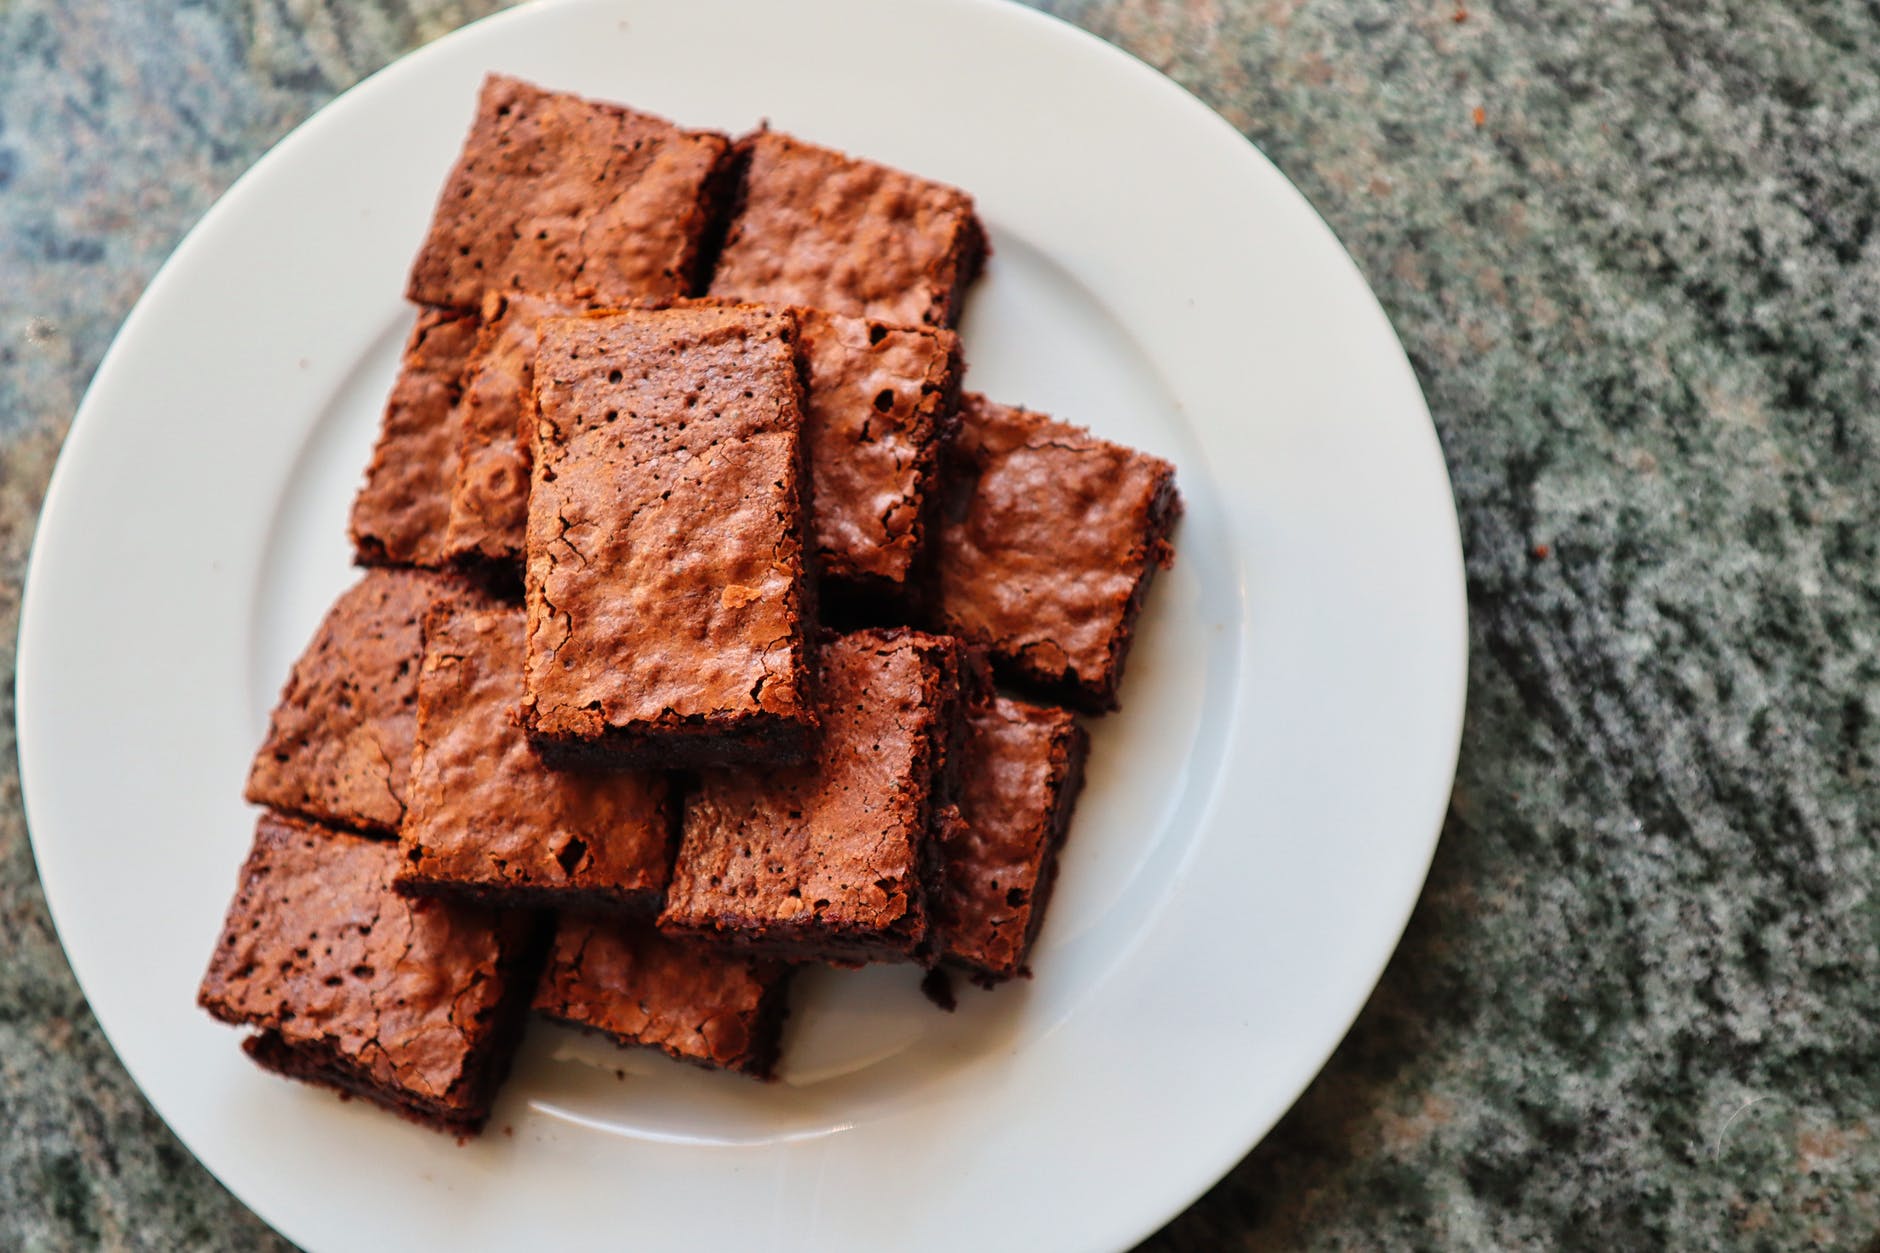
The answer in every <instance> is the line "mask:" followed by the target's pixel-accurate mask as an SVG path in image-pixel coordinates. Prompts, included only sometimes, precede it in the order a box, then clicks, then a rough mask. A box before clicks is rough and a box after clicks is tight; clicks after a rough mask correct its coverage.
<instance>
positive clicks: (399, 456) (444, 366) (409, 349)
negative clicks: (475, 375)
mask: <svg viewBox="0 0 1880 1253" xmlns="http://www.w3.org/2000/svg"><path fill="white" fill-rule="evenodd" d="M476 340H477V318H476V315H475V314H474V313H459V312H456V311H454V310H450V309H421V310H419V312H418V323H417V325H416V326H415V327H414V328H413V329H412V332H411V338H410V340H409V341H407V343H406V344H405V359H404V365H403V367H402V368H401V369H400V371H399V374H398V379H397V381H396V382H395V383H393V384H392V395H391V399H390V400H388V401H387V402H386V405H385V416H384V419H383V420H382V422H381V423H380V427H379V441H378V445H377V446H376V447H375V448H374V449H373V450H372V462H371V465H370V466H368V467H367V469H366V481H365V486H364V487H362V488H360V489H359V495H358V496H357V497H355V498H354V500H353V507H352V541H353V552H354V555H355V556H356V557H357V559H358V561H359V564H361V565H368V566H370V565H418V566H434V565H437V564H439V562H440V561H441V559H442V557H443V542H444V524H445V521H446V520H447V519H448V518H449V516H450V492H451V484H452V482H453V481H454V480H455V478H456V461H457V442H458V435H457V424H458V419H457V400H458V397H459V395H460V393H461V390H462V389H461V387H460V381H461V378H462V375H463V369H464V363H465V361H466V359H467V358H468V357H469V356H470V351H471V349H472V348H473V347H474V346H475V344H476Z"/></svg>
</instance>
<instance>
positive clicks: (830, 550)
mask: <svg viewBox="0 0 1880 1253" xmlns="http://www.w3.org/2000/svg"><path fill="white" fill-rule="evenodd" d="M797 317H798V319H799V321H800V322H801V325H802V340H803V360H804V364H805V365H806V367H807V369H808V372H809V390H808V398H809V412H808V414H807V417H808V422H809V426H808V434H809V447H810V476H811V480H812V483H813V485H814V488H815V492H814V494H815V498H816V510H815V515H814V518H813V525H812V527H811V531H812V535H813V537H814V542H815V546H816V556H817V561H818V563H819V568H820V573H821V575H822V577H823V578H824V579H825V580H827V581H828V582H829V583H830V584H832V585H833V590H834V591H835V592H836V593H838V594H847V595H849V596H850V597H851V598H856V597H859V598H862V599H880V598H885V599H888V600H892V601H896V602H909V601H911V600H913V599H914V595H915V593H916V592H917V591H918V589H919V587H920V585H921V584H922V582H923V581H924V580H923V575H924V574H925V566H926V563H925V560H924V559H925V557H926V555H927V553H928V544H927V539H928V535H929V532H930V530H931V527H932V524H933V522H934V517H935V510H936V507H937V506H938V504H939V500H940V493H939V483H938V478H939V474H940V468H941V455H940V454H941V449H942V447H943V445H944V443H945V440H946V438H947V437H948V436H949V435H950V434H951V429H952V425H953V422H954V413H955V410H956V408H957V407H958V404H959V382H960V375H961V373H962V369H963V367H962V365H961V360H960V341H959V336H957V335H955V334H954V333H953V332H951V331H947V330H935V329H932V328H927V327H907V326H891V325H888V324H887V323H884V322H880V321H873V320H870V319H866V318H855V317H847V316H844V315H842V314H836V313H827V312H823V311H820V310H814V309H800V310H798V311H797Z"/></svg>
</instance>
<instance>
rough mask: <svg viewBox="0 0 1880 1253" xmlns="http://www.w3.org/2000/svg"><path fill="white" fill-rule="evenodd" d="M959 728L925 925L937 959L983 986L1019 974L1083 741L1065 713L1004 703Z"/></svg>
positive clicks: (1072, 796) (975, 713)
mask: <svg viewBox="0 0 1880 1253" xmlns="http://www.w3.org/2000/svg"><path fill="white" fill-rule="evenodd" d="M966 727H967V732H966V744H965V751H964V754H963V758H962V761H961V765H960V788H959V809H958V814H957V821H953V822H950V823H949V824H948V825H947V826H946V828H945V829H944V830H943V835H942V839H941V852H942V857H943V861H944V872H943V877H942V884H943V886H942V887H941V889H940V891H939V892H938V893H937V894H936V899H935V903H934V925H935V927H936V929H937V930H938V931H939V932H940V935H941V937H942V939H941V955H942V957H943V959H944V960H945V961H946V962H947V963H948V964H950V965H955V966H959V967H962V968H964V969H965V970H967V971H968V972H970V973H971V974H972V975H973V976H974V977H975V978H976V979H978V980H979V981H981V982H985V983H991V982H996V981H999V980H1004V979H1010V978H1012V977H1013V976H1015V975H1017V974H1020V973H1022V972H1023V971H1024V968H1025V960H1026V957H1027V955H1028V954H1029V953H1030V951H1031V945H1032V941H1033V940H1034V939H1035V938H1036V937H1037V934H1038V928H1039V926H1040V924H1042V923H1043V921H1044V913H1045V908H1046V906H1047V905H1048V904H1049V903H1050V896H1051V888H1052V885H1053V883H1054V882H1055V880H1056V877H1057V858H1058V851H1059V849H1060V848H1062V846H1063V843H1064V837H1065V835H1066V833H1067V832H1068V831H1069V829H1070V817H1071V810H1072V808H1073V806H1074V805H1075V803H1076V799H1077V792H1078V790H1079V788H1081V787H1082V786H1083V767H1084V759H1085V756H1086V755H1087V753H1088V752H1089V745H1090V740H1089V736H1088V735H1086V734H1085V732H1084V730H1083V728H1082V727H1080V726H1078V725H1077V723H1076V720H1075V719H1074V718H1072V717H1071V715H1070V714H1069V713H1067V712H1065V711H1064V710H1062V709H1048V708H1045V707H1043V706H1039V705H1027V704H1023V703H1021V702H1019V701H1014V700H1008V699H1006V698H1004V697H999V698H997V699H996V700H994V701H992V702H990V703H989V704H986V705H983V706H980V707H978V708H975V709H973V710H972V711H970V712H969V713H968V715H967V718H966Z"/></svg>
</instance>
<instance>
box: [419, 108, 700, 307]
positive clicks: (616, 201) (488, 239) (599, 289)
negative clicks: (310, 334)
mask: <svg viewBox="0 0 1880 1253" xmlns="http://www.w3.org/2000/svg"><path fill="white" fill-rule="evenodd" d="M729 151H730V145H729V142H728V141H727V140H726V139H725V137H724V136H722V135H717V134H712V133H709V132H704V131H688V130H683V129H681V128H679V127H677V126H674V125H673V124H672V123H671V122H668V121H665V120H664V119H661V118H657V117H649V116H648V115H646V114H644V113H636V112H634V111H633V110H631V109H627V108H623V107H621V106H619V105H615V104H605V103H602V102H599V101H594V100H584V99H582V98H581V97H579V96H573V95H569V94H567V93H564V92H554V91H544V90H543V89H541V88H540V87H536V86H533V85H531V84H529V83H525V82H522V81H521V80H519V79H514V78H507V77H504V76H503V75H500V74H492V75H490V76H489V77H488V78H486V79H485V80H484V81H483V91H482V94H481V96H480V98H479V100H478V103H477V115H476V121H475V122H474V123H473V124H472V126H471V128H470V134H469V137H468V138H467V139H466V140H465V141H464V147H463V152H462V154H461V155H460V156H459V157H458V159H457V165H456V168H454V169H453V170H452V171H451V173H450V178H449V180H448V181H447V182H446V183H445V184H444V191H443V194H442V195H441V196H440V197H439V198H438V203H437V212H436V214H435V216H434V217H433V218H432V221H431V230H430V234H429V235H428V236H427V237H426V239H425V241H424V246H423V248H422V249H421V250H420V251H419V253H418V258H417V261H416V262H415V263H414V264H413V266H412V269H411V281H410V285H409V288H408V293H409V295H410V297H411V299H412V300H414V301H417V302H418V303H420V304H430V305H449V306H453V307H456V308H460V309H475V308H477V307H478V306H479V305H481V304H482V302H483V294H484V293H485V292H486V291H489V290H492V289H510V288H514V289H520V290H526V291H533V292H539V293H542V294H544V295H549V296H557V297H561V298H564V299H569V300H596V301H602V302H624V301H628V300H632V299H634V298H636V297H646V296H651V297H672V296H683V295H686V294H687V293H688V292H690V291H691V290H692V288H693V286H694V284H695V283H696V282H697V281H698V280H699V279H700V278H701V277H702V276H701V275H700V274H699V272H698V271H699V260H700V257H701V250H700V245H701V243H702V242H703V240H704V237H705V234H706V231H707V228H708V227H709V225H710V224H711V222H712V220H713V218H714V216H715V209H714V199H713V197H714V195H715V189H716V188H717V186H718V185H719V175H720V173H721V169H722V168H725V167H728V162H727V156H728V154H729Z"/></svg>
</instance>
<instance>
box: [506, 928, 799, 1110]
mask: <svg viewBox="0 0 1880 1253" xmlns="http://www.w3.org/2000/svg"><path fill="white" fill-rule="evenodd" d="M789 978H790V968H789V967H788V966H786V965H784V964H783V963H781V962H775V961H765V960H762V959H759V958H753V957H747V956H743V955H740V954H737V953H732V952H727V951H725V950H723V949H719V948H715V947H713V946H710V945H705V944H696V943H691V942H687V941H681V940H670V939H667V938H666V937H664V936H662V935H660V934H659V932H657V931H655V930H654V929H653V928H652V927H650V926H647V925H644V924H635V923H621V922H617V921H612V920H600V919H587V918H571V917H565V916H564V917H563V918H562V920H561V924H560V926H559V928H558V929H557V930H556V933H555V944H554V948H553V950H552V951H551V953H550V955H549V961H548V967H547V969H546V970H545V971H544V972H543V974H542V980H541V983H540V985H539V986H538V987H537V989H536V993H535V1008H536V1011H537V1012H538V1013H541V1014H543V1015H545V1016H546V1017H549V1018H553V1019H555V1020H557V1021H559V1022H566V1023H570V1024H572V1025H574V1026H577V1027H586V1028H588V1029H589V1030H593V1031H598V1032H600V1033H601V1034H603V1035H606V1036H608V1037H610V1038H612V1039H613V1040H614V1041H616V1042H617V1043H620V1044H624V1045H635V1046H643V1047H647V1048H656V1049H659V1050H661V1051H662V1052H665V1053H666V1054H668V1055H669V1056H672V1057H676V1058H678V1059H679V1060H680V1061H685V1062H692V1063H693V1064H695V1065H699V1066H706V1067H710V1068H713V1069H719V1070H735V1071H739V1072H741V1073H743V1074H748V1075H756V1076H759V1077H766V1078H767V1077H768V1076H769V1075H770V1074H771V1072H772V1070H773V1069H774V1068H775V1066H776V1062H777V1052H778V1045H779V1043H780V1041H781V1039H782V1035H783V1020H784V1015H785V1012H786V1005H787V999H788V985H789Z"/></svg>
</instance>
